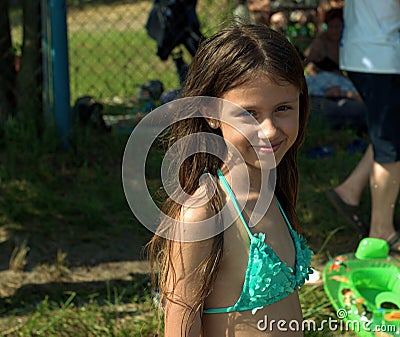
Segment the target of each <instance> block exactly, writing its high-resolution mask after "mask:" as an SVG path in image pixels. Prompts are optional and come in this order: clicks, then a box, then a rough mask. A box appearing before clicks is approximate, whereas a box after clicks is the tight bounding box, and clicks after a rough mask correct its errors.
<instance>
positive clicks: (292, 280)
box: [203, 170, 313, 314]
mask: <svg viewBox="0 0 400 337" xmlns="http://www.w3.org/2000/svg"><path fill="white" fill-rule="evenodd" d="M218 177H219V179H220V181H221V183H222V186H223V187H224V189H225V190H226V192H227V193H228V196H229V197H230V198H231V200H232V202H233V205H234V207H235V209H236V211H237V212H238V214H239V217H240V219H241V221H242V223H243V225H244V227H245V228H246V231H247V233H248V235H249V237H250V249H249V261H248V264H247V270H246V274H245V278H244V283H243V288H242V293H241V294H240V297H239V299H238V300H237V302H236V303H235V304H234V305H233V306H231V307H225V308H209V309H204V310H203V313H207V314H212V313H226V312H233V311H245V310H251V311H252V313H253V314H255V312H256V311H257V310H258V309H261V308H263V307H265V306H267V305H269V304H272V303H275V302H278V301H280V300H282V299H284V298H285V297H287V296H288V295H289V294H291V293H292V292H293V291H295V290H297V289H299V288H300V287H301V286H302V285H303V284H304V282H305V280H306V279H308V275H309V274H311V273H312V270H311V268H310V263H311V256H312V254H313V253H312V251H311V250H310V248H308V246H307V244H306V240H305V239H304V238H303V237H301V236H299V235H298V234H297V233H296V231H295V230H294V229H293V228H292V226H291V225H290V222H289V220H288V218H287V217H286V214H285V212H284V211H283V209H282V206H281V205H280V203H279V201H278V205H279V209H280V211H281V213H282V215H283V217H284V218H285V221H286V223H287V225H288V228H289V232H290V234H291V237H292V239H293V242H294V246H295V250H296V262H295V270H293V269H292V268H290V267H288V266H287V265H286V263H285V262H283V261H282V260H281V259H280V258H279V257H278V255H277V254H276V253H275V251H274V250H273V249H272V248H271V247H269V246H268V245H267V244H266V243H265V242H264V239H265V234H264V233H256V234H252V233H251V232H250V229H249V227H248V225H247V223H246V221H245V220H244V218H243V215H242V213H241V211H240V208H239V205H238V202H237V200H236V198H235V195H234V194H233V191H232V190H231V188H230V186H229V184H228V182H227V181H226V179H225V177H224V175H223V173H222V172H221V171H220V170H218Z"/></svg>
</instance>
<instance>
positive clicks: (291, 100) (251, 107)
mask: <svg viewBox="0 0 400 337" xmlns="http://www.w3.org/2000/svg"><path fill="white" fill-rule="evenodd" d="M299 99H300V97H299V96H296V97H294V98H289V99H285V100H283V101H279V102H277V103H276V104H275V105H274V106H277V105H282V104H290V103H297V102H298V101H299ZM240 106H241V107H242V108H243V109H245V110H257V109H258V108H259V106H258V105H257V104H251V103H249V104H248V105H247V104H244V105H240Z"/></svg>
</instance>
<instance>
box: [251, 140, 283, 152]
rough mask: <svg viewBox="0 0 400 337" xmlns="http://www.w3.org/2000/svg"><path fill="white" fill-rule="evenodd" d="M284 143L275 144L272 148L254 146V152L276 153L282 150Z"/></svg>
mask: <svg viewBox="0 0 400 337" xmlns="http://www.w3.org/2000/svg"><path fill="white" fill-rule="evenodd" d="M281 144H282V142H279V143H275V144H271V146H266V145H263V146H253V148H254V150H256V151H257V152H260V153H274V152H276V151H278V149H279V148H280V146H281Z"/></svg>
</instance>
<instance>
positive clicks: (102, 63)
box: [68, 0, 232, 101]
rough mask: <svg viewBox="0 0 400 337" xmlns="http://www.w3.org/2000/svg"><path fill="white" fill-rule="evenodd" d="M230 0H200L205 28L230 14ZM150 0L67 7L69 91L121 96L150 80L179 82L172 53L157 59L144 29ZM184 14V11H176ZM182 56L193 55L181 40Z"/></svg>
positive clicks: (174, 85)
mask: <svg viewBox="0 0 400 337" xmlns="http://www.w3.org/2000/svg"><path fill="white" fill-rule="evenodd" d="M231 7H232V4H230V3H229V1H228V0H219V1H209V0H205V1H204V2H203V1H200V2H199V3H198V5H197V8H196V11H197V15H198V18H199V20H200V24H201V30H202V31H203V32H206V31H207V30H209V29H211V28H212V26H214V25H216V24H218V23H219V22H221V21H222V20H223V19H225V18H227V17H228V16H229V15H230V12H231ZM151 8H152V2H151V1H149V0H146V1H133V0H131V1H114V2H110V3H96V2H94V1H92V2H91V3H87V4H83V5H82V6H69V8H68V42H69V60H70V80H71V83H70V85H71V94H72V97H73V98H76V97H78V96H82V95H88V94H89V95H92V96H94V97H98V98H100V99H105V98H113V99H114V101H118V98H119V99H121V100H124V99H126V98H130V97H133V96H136V95H137V92H138V89H139V87H140V86H141V85H142V84H143V83H145V82H146V81H148V80H155V79H157V80H160V81H161V82H162V83H163V85H164V87H165V88H169V89H172V88H177V87H179V76H178V71H177V69H176V65H175V63H174V61H173V57H172V56H169V57H168V59H167V60H161V58H160V57H158V56H157V43H156V41H155V40H153V39H152V38H151V37H150V36H149V35H148V33H147V31H146V28H145V26H146V22H147V20H148V16H149V13H150V10H151ZM179 14H180V15H183V13H179ZM179 49H182V51H183V60H184V61H185V63H189V62H190V58H191V55H190V53H189V52H188V51H187V49H186V48H185V47H184V46H183V45H180V46H178V47H177V48H175V49H174V50H173V53H176V52H177V50H178V51H179Z"/></svg>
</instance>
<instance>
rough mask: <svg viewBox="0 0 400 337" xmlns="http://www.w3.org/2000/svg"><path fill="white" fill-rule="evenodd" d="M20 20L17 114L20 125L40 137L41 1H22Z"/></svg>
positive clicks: (41, 82) (41, 89)
mask: <svg viewBox="0 0 400 337" xmlns="http://www.w3.org/2000/svg"><path fill="white" fill-rule="evenodd" d="M22 16H23V41H22V56H21V66H20V70H19V72H18V75H17V92H18V108H17V112H18V114H19V117H20V122H23V123H24V124H25V125H27V126H29V128H30V129H31V130H32V131H33V132H34V133H35V134H36V136H38V137H40V135H41V133H42V131H43V126H44V120H43V116H44V114H43V77H42V53H41V11H40V0H22ZM21 119H23V120H21Z"/></svg>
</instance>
